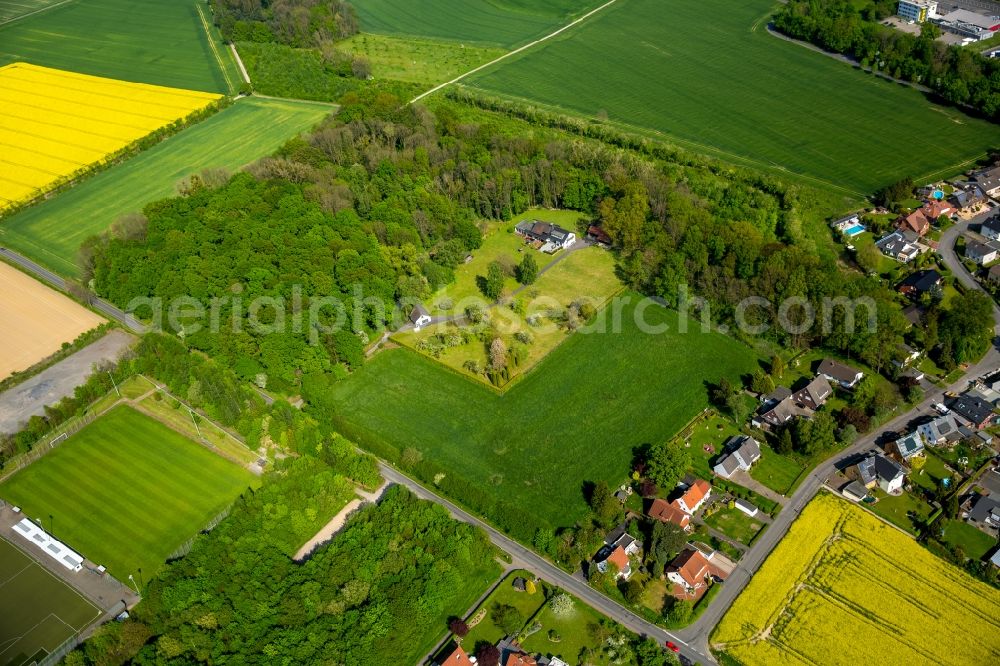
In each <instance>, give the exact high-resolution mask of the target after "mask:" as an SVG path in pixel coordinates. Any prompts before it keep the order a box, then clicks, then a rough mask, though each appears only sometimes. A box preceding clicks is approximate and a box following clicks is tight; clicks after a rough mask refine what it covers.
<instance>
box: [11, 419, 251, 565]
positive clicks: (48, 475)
mask: <svg viewBox="0 0 1000 666" xmlns="http://www.w3.org/2000/svg"><path fill="white" fill-rule="evenodd" d="M256 483H257V479H256V477H254V476H253V475H252V474H250V472H248V471H247V470H245V469H242V468H240V467H239V466H237V465H234V464H233V463H230V462H229V461H227V460H225V459H224V458H222V457H220V456H217V455H215V454H214V453H211V452H210V451H208V450H207V449H205V448H202V447H201V446H199V445H198V444H195V443H194V442H192V441H191V440H189V439H186V438H184V437H182V436H180V435H178V434H177V433H175V432H174V431H173V430H169V429H168V428H167V427H166V426H164V425H162V424H160V423H159V422H157V421H154V420H152V419H151V418H149V417H147V416H144V415H142V414H140V413H139V412H137V411H135V410H133V409H131V408H129V407H116V408H115V409H113V410H112V411H110V412H108V414H106V415H105V416H103V417H101V418H100V419H98V420H97V421H94V422H93V423H91V424H90V425H88V426H87V427H85V428H84V429H83V430H81V431H80V432H78V433H77V434H75V435H73V436H72V437H70V438H69V439H68V440H66V442H64V443H63V444H62V445H60V446H59V447H57V448H56V449H55V450H53V451H52V452H51V453H49V454H48V455H46V456H44V457H42V458H40V459H39V460H37V461H36V462H34V463H33V464H31V465H29V466H28V467H26V468H24V469H23V470H22V471H20V472H18V473H17V474H15V475H14V476H13V477H11V478H10V479H9V480H8V481H6V482H5V483H4V484H3V485H0V496H2V497H3V498H4V499H5V500H7V501H9V502H11V503H13V504H16V505H18V506H21V507H22V508H23V509H24V512H25V514H26V515H29V516H42V517H43V518H44V517H47V516H50V515H51V516H52V533H53V534H54V536H55V537H56V538H57V539H59V540H60V541H64V542H65V543H66V545H68V546H70V547H71V548H73V549H74V550H77V551H78V552H79V553H80V554H81V555H83V556H84V557H86V558H87V559H89V560H91V561H94V562H97V563H99V564H103V565H105V566H106V567H107V568H108V571H110V572H111V574H112V575H114V576H115V577H117V578H118V579H119V580H125V579H126V578H127V577H128V575H129V574H131V573H134V572H136V571H137V570H138V569H140V568H141V569H142V570H143V576H144V577H145V580H149V579H150V578H152V576H153V574H155V573H156V571H157V570H158V569H159V568H160V566H161V565H162V564H163V562H164V560H165V559H166V558H167V556H169V555H170V554H171V553H172V552H173V551H174V550H176V549H177V548H178V547H179V546H181V545H182V544H183V543H184V542H185V541H187V540H188V539H190V538H191V537H193V536H194V535H195V534H197V532H198V530H200V529H201V528H202V527H203V526H204V525H205V524H206V523H207V522H208V521H209V520H211V519H212V518H214V517H215V516H216V515H218V513H219V512H220V511H222V510H223V509H225V508H226V506H228V505H229V503H230V502H232V501H233V500H234V499H235V498H236V497H237V496H238V495H239V494H240V493H241V492H242V491H243V490H245V489H246V488H247V487H248V486H250V485H254V484H256Z"/></svg>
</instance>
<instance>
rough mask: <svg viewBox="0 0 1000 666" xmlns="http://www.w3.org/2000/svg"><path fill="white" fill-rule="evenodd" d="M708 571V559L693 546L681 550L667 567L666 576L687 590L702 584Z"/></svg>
mask: <svg viewBox="0 0 1000 666" xmlns="http://www.w3.org/2000/svg"><path fill="white" fill-rule="evenodd" d="M708 573H709V569H708V560H707V559H705V556H704V555H702V554H701V551H699V550H696V549H694V548H690V549H688V550H685V551H684V552H682V553H681V554H680V555H678V556H677V557H676V558H674V561H673V562H671V563H670V566H669V567H667V578H668V579H669V580H670V581H671V582H673V583H676V584H678V585H683V586H684V587H685V588H687V589H689V590H692V589H698V588H699V587H702V586H704V585H705V578H707V577H708Z"/></svg>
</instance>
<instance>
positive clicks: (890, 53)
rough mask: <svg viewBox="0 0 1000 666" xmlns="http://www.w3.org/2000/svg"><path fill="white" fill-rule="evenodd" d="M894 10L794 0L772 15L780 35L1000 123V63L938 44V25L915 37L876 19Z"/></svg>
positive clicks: (837, 1) (838, 0)
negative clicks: (915, 85) (838, 55)
mask: <svg viewBox="0 0 1000 666" xmlns="http://www.w3.org/2000/svg"><path fill="white" fill-rule="evenodd" d="M887 11H888V12H889V13H892V12H894V11H895V9H894V7H893V8H892V9H890V8H889V6H888V5H887V3H869V4H868V5H866V6H860V7H859V5H858V3H852V2H849V1H847V0H791V2H788V3H787V4H786V5H784V6H783V7H782V8H781V9H780V10H779V11H778V12H777V14H775V16H774V26H775V27H776V28H777V29H778V30H780V31H781V32H783V33H785V34H786V35H789V36H791V37H795V38H797V39H804V40H806V41H809V42H812V43H814V44H816V45H818V46H820V47H822V48H824V49H826V50H828V51H833V52H835V53H844V54H847V55H849V56H851V57H852V58H854V59H855V60H857V61H858V62H859V63H860V64H861V66H862V67H866V68H867V67H871V68H872V69H875V70H878V71H881V72H885V73H886V74H888V75H890V76H892V77H894V78H897V79H903V80H906V81H912V82H914V83H918V84H921V85H923V86H926V87H928V88H930V89H931V90H933V91H934V92H935V93H936V94H937V95H938V96H940V97H941V98H942V99H944V100H945V101H947V102H949V103H951V104H957V105H961V106H967V107H971V108H972V109H974V110H976V111H977V112H979V113H981V114H982V115H984V116H986V117H988V118H991V119H993V120H997V119H1000V63H997V62H996V61H995V60H991V59H988V58H985V57H983V56H982V54H980V53H978V52H977V51H975V50H973V49H966V48H962V47H961V46H953V45H948V44H945V43H943V42H941V41H938V40H937V37H938V36H939V35H940V34H941V33H940V30H939V29H938V28H937V26H934V25H931V24H929V23H925V24H924V25H923V26H922V29H921V32H920V34H919V35H912V34H910V33H907V32H903V31H902V30H898V29H896V28H894V27H891V26H885V25H882V24H881V23H879V22H878V21H879V20H880V19H882V18H884V17H885V16H886V15H887V14H886V12H887Z"/></svg>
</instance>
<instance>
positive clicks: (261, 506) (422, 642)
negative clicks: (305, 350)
mask: <svg viewBox="0 0 1000 666" xmlns="http://www.w3.org/2000/svg"><path fill="white" fill-rule="evenodd" d="M318 465H321V463H319V462H317V461H314V460H310V459H301V460H299V461H296V462H293V463H292V464H290V465H289V466H288V467H286V468H285V469H281V470H279V471H278V472H276V473H272V474H269V475H268V476H267V477H265V483H264V486H263V487H262V488H261V489H260V490H258V491H257V492H255V493H253V494H247V495H244V497H243V498H241V499H240V500H238V501H237V503H236V505H235V506H234V507H233V511H232V513H231V514H230V516H229V517H228V518H226V520H224V521H223V522H222V523H221V524H219V525H218V526H217V527H216V528H215V529H214V530H212V532H210V533H209V534H207V535H202V536H200V537H199V538H198V539H197V540H196V541H195V544H194V546H193V547H192V549H191V552H190V553H188V555H186V556H185V557H184V558H182V559H180V560H177V561H175V562H172V563H171V564H170V565H169V566H168V567H167V568H166V569H165V570H164V571H163V572H162V573H161V574H160V575H159V576H158V577H157V578H156V579H155V580H154V581H152V582H151V583H150V584H149V586H148V588H147V590H146V594H145V595H144V597H143V601H142V604H140V605H139V606H137V607H136V608H135V612H134V613H133V618H132V619H131V620H129V621H127V622H125V623H111V624H109V625H105V627H103V628H102V629H101V630H100V632H98V634H97V635H96V636H95V637H94V638H92V639H90V640H89V641H88V642H87V643H86V644H85V646H84V648H83V649H82V650H78V651H77V652H74V653H73V654H71V655H70V657H69V658H68V659H67V663H68V664H109V663H122V662H123V661H126V660H128V659H129V658H131V661H132V663H136V664H166V663H176V664H181V663H184V664H190V663H224V662H225V663H239V664H273V663H295V664H313V663H324V664H358V665H359V666H360V665H365V664H371V665H372V666H375V665H382V664H413V663H417V662H418V661H419V660H420V658H421V657H423V656H424V654H425V653H426V651H427V650H429V649H430V648H431V647H432V644H433V642H434V641H435V640H436V638H437V636H438V635H439V634H440V633H441V632H442V630H443V628H444V627H445V626H446V620H447V618H448V617H449V615H450V614H452V613H454V612H455V611H456V609H460V610H459V612H461V611H464V610H465V609H466V608H467V607H468V606H469V605H470V604H471V603H472V602H474V601H475V599H476V598H477V597H478V596H479V594H480V593H481V592H482V591H483V589H484V588H485V584H484V582H483V581H492V580H495V578H496V576H497V575H498V574H499V567H498V566H497V564H496V563H495V562H494V560H493V558H494V555H495V550H494V548H493V546H492V544H490V542H489V541H488V540H487V538H486V535H485V534H483V533H482V532H481V531H479V530H477V529H475V528H473V527H471V526H469V525H466V524H463V523H459V522H456V521H454V520H452V519H451V518H450V517H449V516H448V514H447V512H446V511H445V510H444V509H443V508H441V507H440V506H437V505H435V504H431V503H429V502H423V501H420V500H417V499H416V498H415V497H414V496H413V495H411V494H410V493H409V492H408V491H406V490H405V489H403V488H399V487H395V488H392V489H390V490H389V491H387V493H386V496H385V497H384V499H383V500H382V501H381V502H380V503H379V504H378V505H370V506H368V507H367V508H365V509H362V510H361V511H360V512H359V513H357V514H356V515H355V516H354V517H353V518H352V519H351V521H350V522H349V523H348V525H347V527H346V528H345V529H344V531H343V532H341V533H340V534H339V535H338V537H337V538H336V539H335V540H333V541H332V542H330V543H329V544H328V545H326V546H323V547H321V548H319V549H318V550H317V551H315V553H314V554H313V555H312V556H311V557H310V558H309V559H308V560H307V561H305V562H303V563H296V562H293V561H292V560H291V559H290V558H289V557H288V550H289V549H288V546H289V542H288V539H287V538H286V536H285V534H286V530H287V528H286V527H285V526H284V523H285V522H286V516H285V515H284V514H285V509H286V508H287V507H289V506H295V507H296V508H297V509H300V508H301V507H302V506H306V505H307V504H308V505H311V504H315V501H312V502H308V501H307V502H302V501H301V500H303V498H305V497H307V496H308V495H309V494H310V493H312V492H313V491H314V490H315V488H316V483H317V482H316V474H317V471H318V469H317V466H318ZM297 536H298V535H296V538H297ZM262 572H266V576H262V575H261V574H262ZM133 655H134V656H133Z"/></svg>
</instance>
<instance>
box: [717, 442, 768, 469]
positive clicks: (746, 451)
mask: <svg viewBox="0 0 1000 666" xmlns="http://www.w3.org/2000/svg"><path fill="white" fill-rule="evenodd" d="M724 448H725V451H726V453H724V454H723V456H722V457H721V458H719V460H718V461H717V462H716V463H715V467H714V468H713V471H714V472H715V473H716V474H718V475H719V476H721V477H723V478H726V479H728V478H729V477H730V476H732V475H733V474H734V473H735V472H736V471H737V470H743V471H744V472H746V471H748V470H749V469H750V467H751V466H752V465H753V464H754V463H755V462H757V461H758V460H759V459H760V444H758V443H757V440H756V439H754V438H753V437H748V436H746V435H734V436H733V437H730V438H729V441H727V442H726V444H725V447H724Z"/></svg>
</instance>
